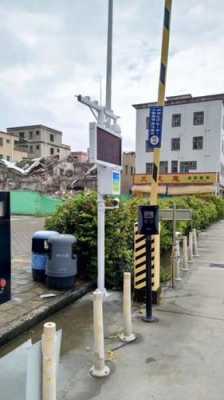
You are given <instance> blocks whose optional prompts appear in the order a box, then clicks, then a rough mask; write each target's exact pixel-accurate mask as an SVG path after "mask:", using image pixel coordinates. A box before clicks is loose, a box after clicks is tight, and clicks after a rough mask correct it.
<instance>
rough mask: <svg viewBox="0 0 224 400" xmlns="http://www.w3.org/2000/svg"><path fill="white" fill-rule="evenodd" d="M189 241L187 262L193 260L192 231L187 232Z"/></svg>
mask: <svg viewBox="0 0 224 400" xmlns="http://www.w3.org/2000/svg"><path fill="white" fill-rule="evenodd" d="M188 240H189V243H188V254H189V262H192V261H193V235H192V232H189V238H188Z"/></svg>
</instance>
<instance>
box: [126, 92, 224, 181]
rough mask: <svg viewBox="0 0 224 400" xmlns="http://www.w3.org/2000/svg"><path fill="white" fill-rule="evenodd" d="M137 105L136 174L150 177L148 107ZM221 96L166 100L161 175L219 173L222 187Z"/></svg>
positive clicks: (223, 117)
mask: <svg viewBox="0 0 224 400" xmlns="http://www.w3.org/2000/svg"><path fill="white" fill-rule="evenodd" d="M155 104H156V103H145V104H136V105H134V108H135V109H136V114H137V118H136V174H151V172H152V161H153V153H152V151H151V149H150V148H149V145H148V141H147V134H148V130H147V128H148V124H149V107H150V106H152V105H155ZM223 121H224V94H217V95H210V96H200V97H192V96H191V95H182V96H173V97H168V98H167V100H166V103H165V107H164V117H163V136H162V151H161V164H160V174H161V175H162V174H167V173H174V174H176V173H191V172H192V173H194V172H198V173H199V172H200V173H208V172H213V173H219V174H220V183H221V184H222V185H223V184H224V123H223Z"/></svg>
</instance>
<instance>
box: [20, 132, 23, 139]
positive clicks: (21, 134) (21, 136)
mask: <svg viewBox="0 0 224 400" xmlns="http://www.w3.org/2000/svg"><path fill="white" fill-rule="evenodd" d="M19 138H20V140H23V139H24V132H19Z"/></svg>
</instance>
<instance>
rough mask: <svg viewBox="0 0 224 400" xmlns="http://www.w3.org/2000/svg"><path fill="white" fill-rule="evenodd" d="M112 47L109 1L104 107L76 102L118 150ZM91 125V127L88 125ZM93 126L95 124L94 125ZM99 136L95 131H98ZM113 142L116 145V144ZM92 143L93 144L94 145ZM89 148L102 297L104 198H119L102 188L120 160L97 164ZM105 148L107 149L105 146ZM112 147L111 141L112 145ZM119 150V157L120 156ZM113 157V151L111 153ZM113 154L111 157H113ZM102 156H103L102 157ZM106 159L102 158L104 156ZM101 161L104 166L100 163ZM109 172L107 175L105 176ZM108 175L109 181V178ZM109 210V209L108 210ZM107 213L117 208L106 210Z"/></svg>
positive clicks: (87, 101) (118, 168) (95, 148)
mask: <svg viewBox="0 0 224 400" xmlns="http://www.w3.org/2000/svg"><path fill="white" fill-rule="evenodd" d="M112 44H113V0H108V36H107V67H106V73H107V76H106V105H105V107H104V106H103V105H102V104H100V105H99V104H98V102H97V101H92V100H91V99H90V97H89V96H85V97H83V96H82V95H79V96H77V98H78V101H79V102H80V103H82V104H85V105H86V106H87V107H89V109H90V111H91V112H92V114H93V116H94V118H95V119H96V121H97V128H96V131H97V129H98V127H99V128H100V129H101V130H102V129H103V130H105V134H106V131H109V132H110V135H111V137H112V138H116V139H117V140H118V141H119V144H120V146H121V131H120V127H119V125H118V123H117V121H118V119H119V117H118V116H117V115H115V114H114V113H113V111H112V109H111V108H112V106H111V93H112V53H113V52H112ZM90 125H91V124H90ZM93 125H95V124H93ZM91 131H92V132H93V133H94V132H95V128H94V127H93V129H91V127H90V136H91V137H92V138H93V136H94V135H91ZM97 132H98V131H97ZM116 139H115V141H116ZM93 142H94V143H93ZM93 142H92V144H91V143H90V150H91V149H92V151H91V153H92V152H93V153H94V155H93V156H91V158H92V162H94V163H96V165H97V192H98V197H97V218H98V231H97V259H98V264H97V266H98V278H97V287H98V289H99V290H100V291H101V292H102V293H103V294H105V292H106V291H105V210H106V207H105V201H104V196H105V194H118V193H114V189H113V188H112V186H111V188H108V187H107V189H106V187H105V182H106V181H107V183H108V181H111V182H112V180H113V176H114V172H119V174H120V171H121V160H120V161H119V162H115V164H114V162H113V161H106V160H98V158H97V153H98V146H97V139H96V137H95V136H94V139H93ZM116 143H117V142H116ZM104 146H108V145H107V144H106V145H105V144H104ZM113 146H115V145H114V141H113ZM121 151H122V150H121V149H120V153H121ZM115 152H117V147H116V146H115ZM112 153H113V151H112ZM113 154H114V153H113ZM101 156H102V155H101ZM104 157H105V155H104ZM102 161H103V162H102ZM108 171H109V172H110V174H109V175H108ZM110 175H111V177H109V176H110ZM105 190H107V192H105ZM107 208H108V207H107ZM109 208H110V209H112V208H116V207H112V208H111V207H109Z"/></svg>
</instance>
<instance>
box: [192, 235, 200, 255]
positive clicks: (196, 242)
mask: <svg viewBox="0 0 224 400" xmlns="http://www.w3.org/2000/svg"><path fill="white" fill-rule="evenodd" d="M193 255H194V256H195V257H199V254H198V238H197V230H196V229H193Z"/></svg>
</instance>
